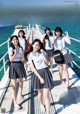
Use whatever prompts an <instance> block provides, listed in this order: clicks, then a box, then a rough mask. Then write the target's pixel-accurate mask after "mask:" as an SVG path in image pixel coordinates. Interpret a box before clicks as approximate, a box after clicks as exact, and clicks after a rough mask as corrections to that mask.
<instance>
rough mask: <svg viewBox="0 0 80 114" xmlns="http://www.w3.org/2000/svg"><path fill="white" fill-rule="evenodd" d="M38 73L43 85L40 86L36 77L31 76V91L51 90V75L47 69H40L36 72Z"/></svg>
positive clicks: (52, 85)
mask: <svg viewBox="0 0 80 114" xmlns="http://www.w3.org/2000/svg"><path fill="white" fill-rule="evenodd" d="M38 73H39V74H40V76H41V77H42V78H43V79H44V80H45V84H41V82H40V80H39V79H38V77H37V76H36V75H35V74H33V75H32V87H33V89H41V88H49V89H52V88H53V87H54V84H53V79H52V75H51V72H50V71H49V69H48V68H44V69H40V70H38Z"/></svg>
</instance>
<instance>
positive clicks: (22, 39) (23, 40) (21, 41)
mask: <svg viewBox="0 0 80 114" xmlns="http://www.w3.org/2000/svg"><path fill="white" fill-rule="evenodd" d="M19 43H20V45H21V47H22V48H23V51H24V52H25V48H26V47H25V43H26V41H25V39H24V38H20V37H19Z"/></svg>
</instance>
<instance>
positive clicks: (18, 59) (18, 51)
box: [8, 47, 22, 61]
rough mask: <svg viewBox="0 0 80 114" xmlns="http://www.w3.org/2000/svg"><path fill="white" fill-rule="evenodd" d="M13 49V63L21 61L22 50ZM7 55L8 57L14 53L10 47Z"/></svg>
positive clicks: (18, 48)
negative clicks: (14, 54)
mask: <svg viewBox="0 0 80 114" xmlns="http://www.w3.org/2000/svg"><path fill="white" fill-rule="evenodd" d="M15 49H16V56H15V58H14V60H13V61H21V56H22V50H21V48H20V47H15ZM8 53H9V57H10V56H12V55H13V53H14V52H13V48H12V47H10V48H9V50H8Z"/></svg>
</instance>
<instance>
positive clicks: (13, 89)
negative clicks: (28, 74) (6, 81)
mask: <svg viewBox="0 0 80 114" xmlns="http://www.w3.org/2000/svg"><path fill="white" fill-rule="evenodd" d="M11 84H12V95H13V100H14V105H15V106H16V107H19V105H18V104H17V101H16V80H15V79H12V80H11Z"/></svg>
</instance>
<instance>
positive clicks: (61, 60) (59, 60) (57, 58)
mask: <svg viewBox="0 0 80 114" xmlns="http://www.w3.org/2000/svg"><path fill="white" fill-rule="evenodd" d="M53 53H54V55H53V56H54V60H55V62H56V63H58V64H63V63H64V56H63V54H62V52H61V51H60V50H55V51H54V52H53Z"/></svg>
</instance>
